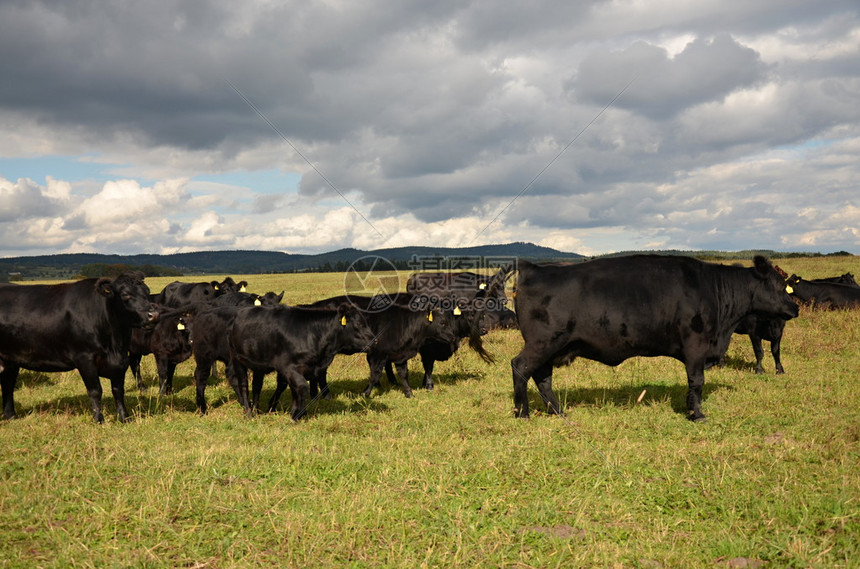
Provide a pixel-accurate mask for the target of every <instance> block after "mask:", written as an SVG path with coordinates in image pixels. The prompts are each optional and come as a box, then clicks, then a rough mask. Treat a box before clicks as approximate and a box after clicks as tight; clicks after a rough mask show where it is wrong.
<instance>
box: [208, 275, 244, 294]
mask: <svg viewBox="0 0 860 569" xmlns="http://www.w3.org/2000/svg"><path fill="white" fill-rule="evenodd" d="M212 286H214V287H215V290H216V291H217V294H218V296H220V295H222V294H228V293H231V292H245V287H247V286H248V281H239V282H238V283H237V282H236V281H234V280H233V277H224V280H223V281H221V282H220V283H219V282H217V281H212Z"/></svg>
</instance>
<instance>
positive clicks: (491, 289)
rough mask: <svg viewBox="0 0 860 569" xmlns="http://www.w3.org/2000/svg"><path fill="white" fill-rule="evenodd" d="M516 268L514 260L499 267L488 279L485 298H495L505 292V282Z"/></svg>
mask: <svg viewBox="0 0 860 569" xmlns="http://www.w3.org/2000/svg"><path fill="white" fill-rule="evenodd" d="M516 270H517V264H516V262H513V263H507V264H505V265H502V266H501V267H499V272H497V273H496V274H495V275H493V277H492V278H491V279H490V281H489V283H488V284H487V289H486V293H485V295H484V296H485V297H486V298H496V296H501V295H504V294H505V292H504V291H505V282H506V281H507V280H508V279H509V278H511V275H513V274H514V273H515V272H516Z"/></svg>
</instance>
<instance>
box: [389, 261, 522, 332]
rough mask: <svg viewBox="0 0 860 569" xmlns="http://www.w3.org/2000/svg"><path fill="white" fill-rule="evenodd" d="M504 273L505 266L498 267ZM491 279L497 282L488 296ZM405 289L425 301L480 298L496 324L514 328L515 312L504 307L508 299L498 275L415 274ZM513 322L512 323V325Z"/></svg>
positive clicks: (468, 273)
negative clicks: (492, 315) (422, 297)
mask: <svg viewBox="0 0 860 569" xmlns="http://www.w3.org/2000/svg"><path fill="white" fill-rule="evenodd" d="M505 272H507V269H505V268H503V269H501V270H500V273H501V274H504V273H505ZM493 282H496V283H497V284H496V286H494V287H492V290H493V295H492V296H488V295H487V294H486V293H487V292H488V291H489V290H490V289H489V287H490V285H491V284H492V283H493ZM406 292H407V293H410V294H414V295H423V296H424V297H425V299H426V300H427V301H428V302H434V301H438V300H439V299H447V298H451V297H453V298H456V299H457V300H460V301H466V302H472V301H473V300H475V299H482V300H480V301H479V302H480V303H481V304H483V305H484V306H483V307H482V308H484V309H485V310H487V311H488V312H495V315H494V322H495V323H496V327H502V322H504V327H516V315H514V313H513V311H511V310H510V309H508V308H506V307H505V304H506V303H507V301H508V299H507V297H506V296H505V286H504V281H502V282H498V274H497V275H479V274H477V273H472V272H454V273H414V274H412V275H410V277H409V279H408V280H407V281H406ZM512 323H513V326H511V324H512Z"/></svg>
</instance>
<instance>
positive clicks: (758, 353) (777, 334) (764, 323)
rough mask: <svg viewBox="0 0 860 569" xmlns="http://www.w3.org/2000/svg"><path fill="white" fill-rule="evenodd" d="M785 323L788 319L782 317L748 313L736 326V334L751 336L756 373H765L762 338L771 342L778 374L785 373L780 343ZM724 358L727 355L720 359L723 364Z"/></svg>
mask: <svg viewBox="0 0 860 569" xmlns="http://www.w3.org/2000/svg"><path fill="white" fill-rule="evenodd" d="M785 323H786V320H784V319H782V318H772V317H768V316H759V315H756V314H747V315H746V316H744V318H743V319H741V321H740V322H739V323H738V325H737V327H735V334H742V335H745V336H749V339H750V343H752V348H753V353H754V354H755V372H756V373H764V366H763V365H762V360H764V348H763V347H762V340H767V341H768V342H770V353H771V355H772V356H773V362H774V364H775V365H776V373H777V375H780V374H783V373H785V369H784V368H783V367H782V361H780V345H781V344H782V333H783V331H784V330H785ZM724 359H725V355H724V356H723V358H721V359H720V364H721V365H722V364H723V363H724V361H723V360H724Z"/></svg>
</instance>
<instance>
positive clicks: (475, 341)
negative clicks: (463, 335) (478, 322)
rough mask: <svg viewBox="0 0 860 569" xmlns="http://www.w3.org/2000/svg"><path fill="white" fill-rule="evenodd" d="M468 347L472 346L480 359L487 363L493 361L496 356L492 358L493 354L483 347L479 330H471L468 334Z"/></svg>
mask: <svg viewBox="0 0 860 569" xmlns="http://www.w3.org/2000/svg"><path fill="white" fill-rule="evenodd" d="M469 347H470V348H472V349H473V350H474V351H475V353H476V354H478V355H479V356H481V359H482V360H484V361H485V362H487V363H488V364H492V363H495V361H496V358H494V357H493V355H492V354H491V353H490V352H488V351H487V350H486V349H485V348H484V340H483V339H482V338H481V332H480V331H479V330H472V333H471V334H469Z"/></svg>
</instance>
